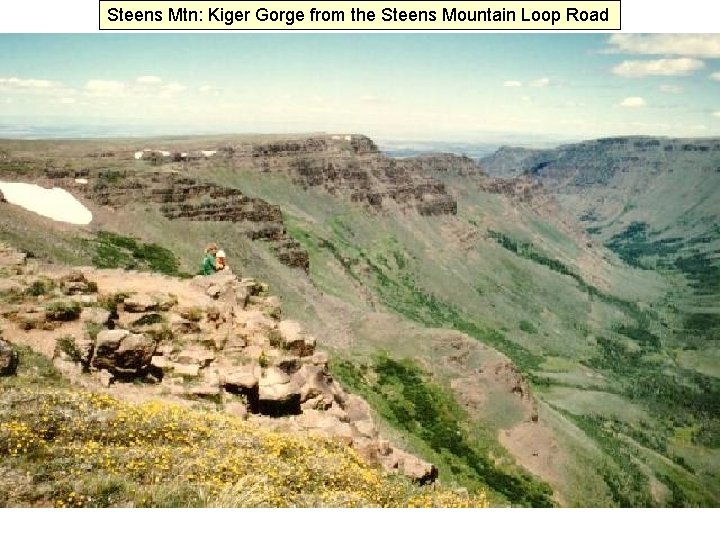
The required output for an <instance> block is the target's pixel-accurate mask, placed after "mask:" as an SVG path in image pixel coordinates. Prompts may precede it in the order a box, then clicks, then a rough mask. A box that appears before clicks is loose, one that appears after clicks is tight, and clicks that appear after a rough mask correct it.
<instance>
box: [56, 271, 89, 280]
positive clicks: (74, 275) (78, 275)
mask: <svg viewBox="0 0 720 540" xmlns="http://www.w3.org/2000/svg"><path fill="white" fill-rule="evenodd" d="M60 281H61V282H62V283H87V278H86V277H85V274H83V273H82V271H80V270H70V272H68V273H67V274H65V275H63V276H62V277H61V278H60Z"/></svg>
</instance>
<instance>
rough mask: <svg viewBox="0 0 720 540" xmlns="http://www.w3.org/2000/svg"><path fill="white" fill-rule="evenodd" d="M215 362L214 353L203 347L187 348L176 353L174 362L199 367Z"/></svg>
mask: <svg viewBox="0 0 720 540" xmlns="http://www.w3.org/2000/svg"><path fill="white" fill-rule="evenodd" d="M213 360H215V353H214V352H212V351H211V350H208V349H206V348H205V347H188V348H187V349H183V350H182V351H180V352H179V353H178V356H177V359H176V362H178V363H179V364H194V365H197V366H200V367H205V366H208V365H210V364H211V363H212V362H213Z"/></svg>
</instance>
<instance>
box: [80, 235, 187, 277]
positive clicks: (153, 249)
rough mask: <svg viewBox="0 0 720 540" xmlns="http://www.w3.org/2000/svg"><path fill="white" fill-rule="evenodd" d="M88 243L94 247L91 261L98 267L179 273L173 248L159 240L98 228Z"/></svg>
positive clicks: (173, 274)
mask: <svg viewBox="0 0 720 540" xmlns="http://www.w3.org/2000/svg"><path fill="white" fill-rule="evenodd" d="M88 243H89V247H90V248H91V249H93V250H94V255H93V257H92V263H93V265H95V266H97V267H98V268H124V269H125V270H149V271H151V272H159V273H161V274H167V275H171V276H177V275H181V273H180V264H179V261H178V260H177V258H176V257H175V255H174V254H173V252H172V251H170V250H169V249H166V248H164V247H162V246H160V245H158V244H154V243H150V244H146V243H144V242H140V241H139V240H136V239H135V238H131V237H129V236H122V235H119V234H115V233H112V232H107V231H101V232H98V233H97V235H96V238H95V239H94V240H92V241H89V242H88Z"/></svg>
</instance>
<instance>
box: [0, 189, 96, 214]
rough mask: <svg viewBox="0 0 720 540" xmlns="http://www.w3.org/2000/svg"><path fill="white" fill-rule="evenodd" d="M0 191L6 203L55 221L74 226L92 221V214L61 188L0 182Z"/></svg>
mask: <svg viewBox="0 0 720 540" xmlns="http://www.w3.org/2000/svg"><path fill="white" fill-rule="evenodd" d="M0 191H2V193H3V195H5V199H7V202H9V203H11V204H16V205H18V206H22V207H23V208H25V209H26V210H30V211H31V212H35V213H36V214H40V215H41V216H45V217H49V218H50V219H53V220H55V221H62V222H65V223H72V224H74V225H87V224H88V223H90V222H91V221H92V212H90V210H88V209H87V208H86V207H85V206H84V205H83V204H82V203H81V202H80V201H78V200H77V199H76V198H75V197H74V196H73V195H71V194H70V193H68V192H67V191H65V190H64V189H62V188H51V189H45V188H44V187H41V186H36V185H35V184H26V183H24V182H2V181H0Z"/></svg>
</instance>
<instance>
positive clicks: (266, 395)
mask: <svg viewBox="0 0 720 540" xmlns="http://www.w3.org/2000/svg"><path fill="white" fill-rule="evenodd" d="M258 386H259V388H258V411H259V412H260V413H261V414H267V415H269V416H285V415H287V414H299V413H300V389H299V388H298V387H297V385H296V384H294V383H293V382H292V381H291V380H290V376H289V375H288V374H287V373H285V372H284V371H282V370H280V369H278V368H276V367H270V368H268V369H267V370H266V371H265V373H263V374H262V376H261V377H260V381H259V385H258Z"/></svg>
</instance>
